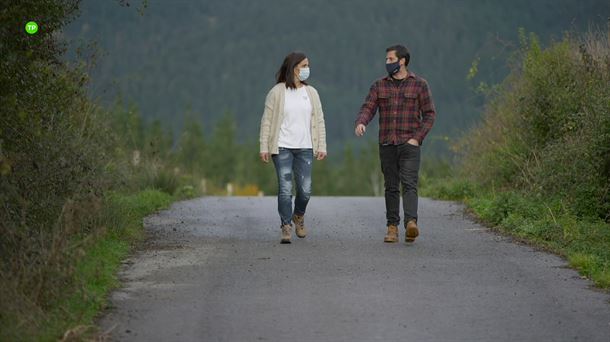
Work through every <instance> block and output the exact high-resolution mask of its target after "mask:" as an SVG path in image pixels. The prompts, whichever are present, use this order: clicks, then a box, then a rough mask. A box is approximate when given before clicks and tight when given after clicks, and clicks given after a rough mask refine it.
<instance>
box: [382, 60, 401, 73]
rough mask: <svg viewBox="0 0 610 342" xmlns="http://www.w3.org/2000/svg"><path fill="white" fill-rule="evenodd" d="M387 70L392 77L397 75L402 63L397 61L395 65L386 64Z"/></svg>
mask: <svg viewBox="0 0 610 342" xmlns="http://www.w3.org/2000/svg"><path fill="white" fill-rule="evenodd" d="M385 69H386V70H387V72H388V74H389V75H390V76H392V75H394V74H396V73H397V72H398V71H400V61H396V62H394V63H386V64H385Z"/></svg>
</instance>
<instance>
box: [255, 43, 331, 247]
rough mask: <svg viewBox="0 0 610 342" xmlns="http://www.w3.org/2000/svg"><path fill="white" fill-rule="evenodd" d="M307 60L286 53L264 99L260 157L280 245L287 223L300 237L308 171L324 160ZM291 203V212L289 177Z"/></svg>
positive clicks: (317, 107)
mask: <svg viewBox="0 0 610 342" xmlns="http://www.w3.org/2000/svg"><path fill="white" fill-rule="evenodd" d="M308 77H309V60H308V59H307V57H306V56H305V55H304V54H303V53H300V52H293V53H290V54H289V55H288V56H286V58H284V62H283V63H282V66H281V67H280V70H279V71H278V72H277V74H276V81H277V82H276V85H275V86H274V87H273V88H271V90H270V91H269V93H268V94H267V98H266V100H265V110H264V112H263V117H262V119H261V128H260V158H261V160H262V161H263V162H265V163H268V162H269V159H273V164H274V165H275V170H276V174H277V180H278V185H279V186H278V187H279V190H278V195H277V207H278V212H279V214H280V220H281V230H282V238H281V243H290V239H291V237H292V223H291V222H294V225H295V230H296V235H297V236H298V237H300V238H304V237H305V236H306V235H307V229H306V228H305V209H306V208H307V203H308V202H309V198H310V196H311V166H312V161H313V157H314V155H315V156H316V159H317V160H322V159H324V158H326V128H325V125H324V114H323V113H322V104H321V103H320V97H319V95H318V92H317V91H316V90H315V89H314V87H312V86H310V85H308V84H307V83H306V82H305V81H306V80H307V78H308ZM293 175H294V179H295V183H296V199H295V203H294V210H293V207H292V178H293Z"/></svg>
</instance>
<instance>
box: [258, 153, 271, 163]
mask: <svg viewBox="0 0 610 342" xmlns="http://www.w3.org/2000/svg"><path fill="white" fill-rule="evenodd" d="M270 156H271V153H269V152H261V153H260V157H261V160H262V161H263V162H264V163H268V162H269V158H270Z"/></svg>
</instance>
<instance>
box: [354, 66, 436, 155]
mask: <svg viewBox="0 0 610 342" xmlns="http://www.w3.org/2000/svg"><path fill="white" fill-rule="evenodd" d="M377 109H379V143H381V144H392V145H399V144H403V143H406V142H407V141H408V140H409V139H411V138H413V139H415V140H417V141H418V142H419V144H420V145H421V144H422V142H423V140H424V138H425V137H426V135H427V134H428V132H429V131H430V129H431V128H432V125H433V124H434V119H435V117H436V111H435V110H434V103H432V94H431V93H430V88H428V82H426V80H424V79H423V78H421V77H419V76H417V75H415V74H414V73H412V72H410V71H409V72H408V76H407V78H406V79H404V80H401V81H396V80H393V79H392V78H391V77H390V76H387V77H384V78H382V79H379V80H377V81H376V82H375V83H373V85H372V86H371V89H370V91H369V94H368V96H367V97H366V100H365V101H364V104H363V105H362V107H361V108H360V113H359V115H358V119H357V120H356V125H358V124H363V125H365V126H366V125H368V123H369V122H370V121H371V120H372V119H373V117H374V116H375V113H376V112H377Z"/></svg>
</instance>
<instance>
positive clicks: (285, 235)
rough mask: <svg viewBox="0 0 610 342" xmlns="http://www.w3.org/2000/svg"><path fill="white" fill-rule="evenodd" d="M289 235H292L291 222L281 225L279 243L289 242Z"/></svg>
mask: <svg viewBox="0 0 610 342" xmlns="http://www.w3.org/2000/svg"><path fill="white" fill-rule="evenodd" d="M291 235H292V225H291V224H285V225H283V226H282V240H281V243H290V238H291Z"/></svg>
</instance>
